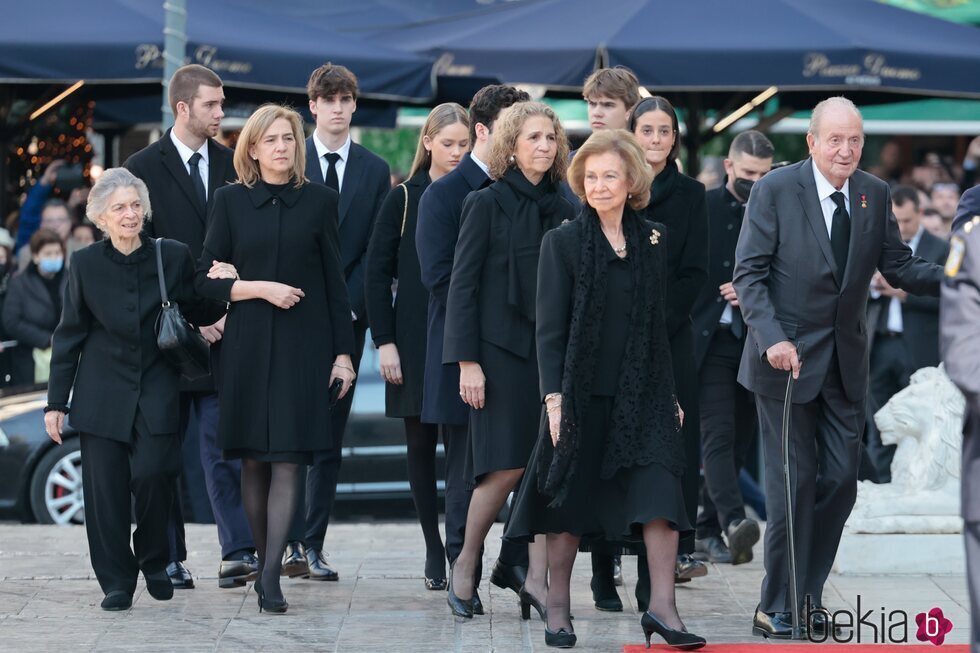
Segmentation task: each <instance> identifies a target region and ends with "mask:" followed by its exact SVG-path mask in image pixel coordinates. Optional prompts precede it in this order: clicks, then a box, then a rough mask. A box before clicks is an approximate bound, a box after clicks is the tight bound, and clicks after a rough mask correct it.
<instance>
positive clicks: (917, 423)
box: [847, 365, 965, 533]
mask: <svg viewBox="0 0 980 653" xmlns="http://www.w3.org/2000/svg"><path fill="white" fill-rule="evenodd" d="M964 406H965V401H964V399H963V395H962V394H961V393H960V391H959V390H958V389H957V388H956V386H954V385H953V382H952V381H950V380H949V377H948V376H946V372H945V371H944V369H943V366H942V365H940V366H939V367H925V368H922V369H921V370H919V371H917V372H915V373H914V374H913V375H912V377H911V379H910V383H909V385H908V387H906V388H905V389H903V390H901V391H900V392H898V393H896V394H895V396H893V397H892V398H891V399H890V400H889V401H888V403H887V404H885V405H884V407H882V409H881V410H879V411H878V412H877V413H875V416H874V419H875V423H876V424H877V425H878V429H879V430H880V431H881V441H882V443H883V444H895V445H898V447H897V449H896V450H895V457H894V459H893V460H892V465H891V472H892V481H891V483H887V484H882V485H876V484H874V483H871V482H870V481H862V482H860V483H858V493H857V500H856V502H855V504H854V510H853V511H852V512H851V516H850V518H849V519H848V521H847V526H848V529H849V530H850V531H851V532H857V533H959V532H961V530H962V522H961V520H960V449H961V445H962V440H963V434H962V424H963V411H964Z"/></svg>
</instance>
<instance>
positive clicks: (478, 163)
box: [470, 152, 490, 177]
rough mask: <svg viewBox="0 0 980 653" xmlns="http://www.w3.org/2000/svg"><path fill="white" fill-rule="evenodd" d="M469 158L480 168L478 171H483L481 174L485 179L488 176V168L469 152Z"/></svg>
mask: <svg viewBox="0 0 980 653" xmlns="http://www.w3.org/2000/svg"><path fill="white" fill-rule="evenodd" d="M470 158H471V159H473V163H475V164H476V165H478V166H480V170H482V171H483V174H485V175H486V176H487V177H489V176H490V166H488V165H487V164H486V163H484V162H483V161H480V160H479V159H478V158H476V155H475V154H473V153H472V152H470Z"/></svg>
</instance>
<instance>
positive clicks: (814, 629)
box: [800, 607, 841, 639]
mask: <svg viewBox="0 0 980 653" xmlns="http://www.w3.org/2000/svg"><path fill="white" fill-rule="evenodd" d="M833 621H834V620H833V617H832V616H831V614H830V611H829V610H828V609H827V608H824V607H816V608H811V609H810V615H809V616H807V615H806V614H803V615H802V618H801V619H800V623H802V624H803V625H804V627H805V628H806V629H807V631H808V632H809V633H810V634H811V635H812V636H813V637H814V638H816V639H826V638H827V637H828V636H829V635H830V633H829V632H828V630H827V628H828V626H829V625H830V624H832V623H833ZM840 634H841V629H840V626H837V625H836V624H834V635H835V636H840Z"/></svg>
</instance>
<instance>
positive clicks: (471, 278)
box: [442, 182, 574, 363]
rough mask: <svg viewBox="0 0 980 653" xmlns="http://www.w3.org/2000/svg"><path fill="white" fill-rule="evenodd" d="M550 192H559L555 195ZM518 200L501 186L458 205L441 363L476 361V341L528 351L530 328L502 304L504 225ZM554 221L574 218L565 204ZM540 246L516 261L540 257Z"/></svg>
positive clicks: (505, 257)
mask: <svg viewBox="0 0 980 653" xmlns="http://www.w3.org/2000/svg"><path fill="white" fill-rule="evenodd" d="M555 192H559V193H560V191H558V190H556V191H555ZM517 202H518V198H517V196H516V195H515V193H514V191H513V190H511V188H510V187H509V186H508V185H507V184H506V183H503V182H501V183H497V184H494V185H492V186H490V187H489V188H485V189H483V190H479V191H477V192H475V193H473V194H471V195H469V196H468V197H467V198H466V201H465V202H464V203H463V214H462V216H463V217H462V226H461V228H460V232H459V242H458V243H457V244H456V260H455V261H454V263H453V276H452V282H451V283H450V284H449V300H448V302H447V306H446V335H445V341H444V344H443V352H442V362H443V363H458V362H460V361H476V362H480V359H481V357H480V341H481V340H482V341H485V342H489V343H491V344H494V345H496V346H498V347H500V348H502V349H506V350H507V351H509V352H511V353H512V354H514V355H516V356H520V357H521V358H528V357H529V356H531V354H532V352H533V351H534V323H532V322H530V321H529V320H528V319H526V318H525V317H524V316H523V315H521V313H519V312H518V311H517V309H516V308H514V307H513V306H511V305H510V304H509V303H508V301H507V283H506V279H507V264H508V254H509V251H510V223H511V213H512V211H513V207H515V206H516V204H517ZM562 204H563V205H564V206H565V208H566V211H565V213H564V215H561V216H558V221H559V222H561V221H562V220H571V219H572V218H573V217H574V212H573V209H572V207H571V206H570V205H569V204H568V202H564V201H563V202H562ZM540 250H541V244H540V243H528V244H527V245H525V246H524V247H523V248H522V249H519V250H518V254H517V256H519V257H520V256H533V257H534V258H535V262H536V261H537V257H538V255H539V254H540Z"/></svg>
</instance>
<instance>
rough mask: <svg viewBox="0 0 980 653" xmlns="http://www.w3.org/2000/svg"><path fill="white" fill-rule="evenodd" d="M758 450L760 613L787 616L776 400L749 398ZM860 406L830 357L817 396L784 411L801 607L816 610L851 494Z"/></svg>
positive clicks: (780, 413)
mask: <svg viewBox="0 0 980 653" xmlns="http://www.w3.org/2000/svg"><path fill="white" fill-rule="evenodd" d="M755 401H756V406H757V407H758V409H759V427H760V432H761V433H762V442H763V445H764V451H765V465H766V510H767V512H768V517H769V520H768V522H767V525H766V537H765V558H764V564H765V570H766V575H765V578H763V580H762V600H761V603H760V607H761V608H762V610H763V611H764V612H770V613H771V612H789V611H790V610H791V605H790V595H789V559H788V557H787V549H786V504H785V499H784V497H785V488H784V485H783V465H782V455H781V453H780V452H781V433H782V418H783V400H782V399H773V398H770V397H763V396H760V395H756V398H755ZM864 408H865V401H864V400H863V399H862V400H861V401H858V402H852V401H850V400H848V399H847V397H846V396H845V395H844V389H843V386H842V385H841V379H840V372H839V371H838V363H837V357H836V355H835V356H834V357H833V358H832V359H831V363H830V370H829V372H828V373H827V378H826V379H825V380H824V385H823V388H822V389H821V390H820V393H819V394H818V395H817V397H816V398H814V400H813V401H810V402H808V403H805V404H793V407H792V411H791V420H792V424H791V427H790V440H789V461H790V478H791V479H792V482H793V499H794V502H793V504H794V505H793V511H794V515H793V520H794V526H795V538H796V539H795V544H796V571H797V587H798V588H799V600H800V605H799V606H797V609H800V608H801V607H802V605H803V602H804V601H805V597H806V596H807V595H810V597H811V603H812V604H813V605H823V600H822V599H823V586H824V583H825V582H826V581H827V576H828V575H829V574H830V568H831V566H832V565H833V564H834V558H835V557H836V555H837V546H838V545H839V544H840V537H841V532H842V531H843V530H844V522H845V521H847V517H848V516H849V515H850V514H851V508H853V507H854V498H855V496H856V495H857V474H858V461H859V457H860V445H861V432H862V429H863V427H864Z"/></svg>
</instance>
